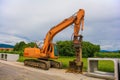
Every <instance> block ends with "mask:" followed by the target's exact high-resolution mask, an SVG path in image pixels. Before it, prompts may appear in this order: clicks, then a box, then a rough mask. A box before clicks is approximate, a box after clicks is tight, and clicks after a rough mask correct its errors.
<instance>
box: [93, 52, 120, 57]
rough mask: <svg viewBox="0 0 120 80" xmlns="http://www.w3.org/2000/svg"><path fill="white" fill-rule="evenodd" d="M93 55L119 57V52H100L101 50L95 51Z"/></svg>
mask: <svg viewBox="0 0 120 80" xmlns="http://www.w3.org/2000/svg"><path fill="white" fill-rule="evenodd" d="M94 57H101V58H120V53H102V52H97V53H95V55H94Z"/></svg>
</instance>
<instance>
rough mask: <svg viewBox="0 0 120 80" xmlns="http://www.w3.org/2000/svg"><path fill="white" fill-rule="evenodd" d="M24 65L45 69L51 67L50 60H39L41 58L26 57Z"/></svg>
mask: <svg viewBox="0 0 120 80" xmlns="http://www.w3.org/2000/svg"><path fill="white" fill-rule="evenodd" d="M24 65H25V66H30V67H35V68H40V69H44V70H49V68H50V62H49V61H44V60H39V59H26V60H24Z"/></svg>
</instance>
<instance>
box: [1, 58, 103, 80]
mask: <svg viewBox="0 0 120 80" xmlns="http://www.w3.org/2000/svg"><path fill="white" fill-rule="evenodd" d="M0 80H103V79H98V78H92V77H88V76H85V73H84V74H76V73H66V70H64V69H53V68H50V69H49V70H47V71H46V70H41V69H36V68H31V67H26V66H24V65H23V63H20V62H8V61H2V60H0Z"/></svg>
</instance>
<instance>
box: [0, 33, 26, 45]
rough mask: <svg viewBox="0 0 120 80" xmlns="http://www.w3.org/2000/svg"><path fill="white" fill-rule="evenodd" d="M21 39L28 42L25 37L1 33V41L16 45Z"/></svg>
mask: <svg viewBox="0 0 120 80" xmlns="http://www.w3.org/2000/svg"><path fill="white" fill-rule="evenodd" d="M20 41H24V42H28V40H26V39H24V38H20V37H17V36H13V35H8V34H0V43H7V44H11V45H15V44H16V43H17V42H20Z"/></svg>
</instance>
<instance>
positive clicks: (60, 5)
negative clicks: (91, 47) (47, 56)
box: [0, 0, 120, 50]
mask: <svg viewBox="0 0 120 80" xmlns="http://www.w3.org/2000/svg"><path fill="white" fill-rule="evenodd" d="M119 3H120V0H0V43H8V44H13V45H14V44H15V43H17V42H19V41H25V42H31V41H34V42H35V41H42V40H44V38H45V35H46V33H47V32H48V31H49V30H50V28H52V27H53V26H55V25H57V24H59V23H60V22H61V21H63V20H64V19H66V18H68V17H70V16H71V15H73V14H74V13H75V12H77V11H78V10H79V9H84V10H85V18H84V20H85V21H84V22H85V23H84V31H83V32H82V33H81V34H82V35H83V36H84V37H83V40H84V41H90V42H92V43H94V44H97V45H100V47H101V49H104V50H118V49H119V50H120V36H119V33H120V9H119V8H120V5H119ZM72 33H73V26H69V27H68V28H66V29H65V30H63V31H61V32H60V33H58V34H57V35H56V36H55V37H54V42H55V41H59V40H71V36H72Z"/></svg>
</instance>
